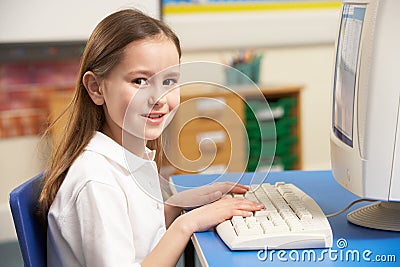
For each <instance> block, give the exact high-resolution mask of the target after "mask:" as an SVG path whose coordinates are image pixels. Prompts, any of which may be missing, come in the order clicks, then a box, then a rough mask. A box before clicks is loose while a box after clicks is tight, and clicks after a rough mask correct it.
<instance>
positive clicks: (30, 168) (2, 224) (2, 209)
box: [0, 136, 46, 242]
mask: <svg viewBox="0 0 400 267" xmlns="http://www.w3.org/2000/svg"><path fill="white" fill-rule="evenodd" d="M40 143H41V141H40V137H37V136H28V137H17V138H7V139H0V170H1V174H0V242H3V241H8V240H14V239H16V235H15V230H14V225H13V222H12V218H11V212H10V209H9V204H8V195H9V192H10V191H11V190H12V189H13V188H15V187H16V186H17V185H19V184H21V183H22V182H24V181H25V180H27V179H29V178H31V177H33V176H35V175H36V174H38V173H39V172H40V171H42V170H43V166H44V159H45V158H46V152H45V150H42V149H40Z"/></svg>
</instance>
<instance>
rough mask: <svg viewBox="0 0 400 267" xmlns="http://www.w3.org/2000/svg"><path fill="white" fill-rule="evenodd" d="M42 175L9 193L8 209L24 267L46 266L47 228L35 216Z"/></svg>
mask: <svg viewBox="0 0 400 267" xmlns="http://www.w3.org/2000/svg"><path fill="white" fill-rule="evenodd" d="M42 176H43V174H39V175H37V176H36V177H33V178H32V179H30V180H28V181H27V182H25V183H23V184H21V185H20V186H18V187H17V188H15V189H14V190H13V191H12V192H11V193H10V207H11V213H12V216H13V219H14V225H15V230H16V231H17V237H18V243H19V246H20V249H21V254H22V258H23V260H24V266H25V267H45V266H46V261H47V260H46V229H47V226H46V224H45V223H43V222H42V220H41V219H40V218H39V217H38V216H37V207H38V196H39V193H40V188H41V179H42Z"/></svg>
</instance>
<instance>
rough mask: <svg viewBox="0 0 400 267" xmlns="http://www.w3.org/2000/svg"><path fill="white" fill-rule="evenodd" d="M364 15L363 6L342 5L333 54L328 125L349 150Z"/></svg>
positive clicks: (351, 141) (351, 140) (351, 142)
mask: <svg viewBox="0 0 400 267" xmlns="http://www.w3.org/2000/svg"><path fill="white" fill-rule="evenodd" d="M364 16H365V6H363V5H355V4H345V5H344V7H343V16H342V21H341V24H340V32H339V39H338V45H337V52H336V53H337V57H336V67H335V76H334V93H333V118H332V124H333V125H332V126H333V132H334V134H335V135H336V136H337V137H338V138H339V139H340V140H342V141H343V142H344V143H346V144H347V145H349V146H351V147H353V119H354V112H353V111H354V96H355V91H356V88H355V86H356V72H357V62H358V55H359V53H358V51H359V49H360V42H361V32H362V27H363V22H364Z"/></svg>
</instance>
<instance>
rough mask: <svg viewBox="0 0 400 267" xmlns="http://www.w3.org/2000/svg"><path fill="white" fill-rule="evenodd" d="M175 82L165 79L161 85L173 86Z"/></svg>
mask: <svg viewBox="0 0 400 267" xmlns="http://www.w3.org/2000/svg"><path fill="white" fill-rule="evenodd" d="M176 82H177V81H176V80H175V79H166V80H164V82H163V85H174V84H176Z"/></svg>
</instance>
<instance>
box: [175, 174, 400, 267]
mask: <svg viewBox="0 0 400 267" xmlns="http://www.w3.org/2000/svg"><path fill="white" fill-rule="evenodd" d="M254 175H256V177H254ZM265 176H266V174H262V173H245V174H243V175H242V174H232V173H230V174H224V175H180V176H173V177H172V178H171V179H172V182H173V184H174V185H175V189H176V191H178V192H180V191H183V190H186V189H188V188H193V187H197V186H202V185H205V184H209V183H212V182H217V181H218V182H222V181H235V182H239V183H242V184H249V183H250V181H252V179H254V180H257V181H258V182H260V181H262V179H263V178H264V177H265ZM277 181H284V182H287V183H293V184H295V185H296V186H297V187H299V188H300V189H302V190H303V191H304V192H305V193H307V194H308V195H309V196H311V197H312V198H313V199H314V200H315V201H316V202H317V203H318V204H319V205H320V207H321V208H322V210H323V211H324V212H325V214H330V213H333V212H336V211H338V210H341V209H343V208H344V207H346V206H347V205H348V204H349V203H350V202H352V201H353V200H356V199H358V197H357V196H356V195H354V194H352V193H350V192H348V191H346V190H345V189H344V188H342V187H341V186H340V185H339V184H338V183H337V182H336V181H335V180H334V179H333V176H332V173H331V171H284V172H272V173H270V174H268V176H267V178H266V179H265V182H268V183H275V182H277ZM362 205H365V204H361V203H360V204H356V205H355V206H353V208H351V209H350V211H351V210H354V209H356V208H357V207H360V206H362ZM347 213H348V211H347V212H345V213H342V214H341V215H338V216H335V217H332V218H329V222H330V224H331V227H332V231H333V238H334V239H333V247H332V248H331V249H330V250H323V249H313V250H281V251H279V250H277V251H273V250H271V251H231V250H229V248H228V247H227V246H226V245H225V244H224V243H223V241H222V240H221V239H220V238H219V236H218V235H217V233H216V232H214V231H209V232H201V233H195V234H194V235H193V237H192V241H193V243H194V246H195V248H196V252H197V254H198V256H199V259H200V261H201V262H202V264H203V265H204V266H210V267H211V266H212V267H213V266H246V267H247V266H320V265H324V266H360V265H361V266H384V267H386V266H399V263H400V233H397V232H386V231H380V230H372V229H367V228H363V227H359V226H355V225H353V224H351V223H349V222H347V220H346V215H347Z"/></svg>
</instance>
